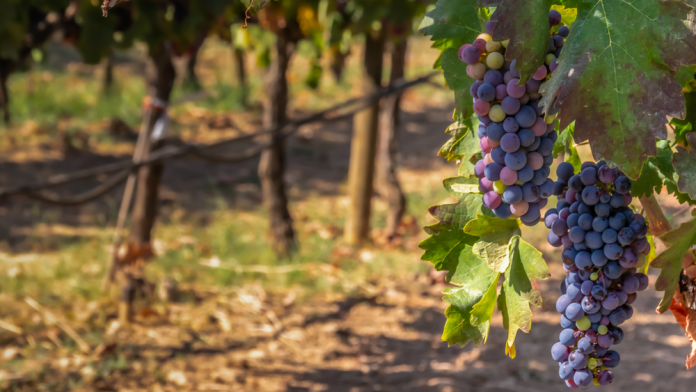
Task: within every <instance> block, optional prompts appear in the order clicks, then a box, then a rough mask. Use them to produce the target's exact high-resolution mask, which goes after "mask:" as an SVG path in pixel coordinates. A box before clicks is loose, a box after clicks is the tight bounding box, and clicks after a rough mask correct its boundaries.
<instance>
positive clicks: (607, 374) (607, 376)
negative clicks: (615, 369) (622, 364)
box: [597, 370, 614, 386]
mask: <svg viewBox="0 0 696 392" xmlns="http://www.w3.org/2000/svg"><path fill="white" fill-rule="evenodd" d="M597 381H598V382H599V385H602V386H606V385H609V384H611V383H612V382H613V381H614V373H612V372H611V371H610V370H602V371H600V372H599V375H598V376H597Z"/></svg>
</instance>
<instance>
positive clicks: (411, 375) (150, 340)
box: [5, 264, 694, 392]
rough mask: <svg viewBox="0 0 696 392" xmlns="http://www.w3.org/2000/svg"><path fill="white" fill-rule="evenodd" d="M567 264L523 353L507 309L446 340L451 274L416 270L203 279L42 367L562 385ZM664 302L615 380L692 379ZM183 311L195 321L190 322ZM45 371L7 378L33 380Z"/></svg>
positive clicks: (264, 381)
mask: <svg viewBox="0 0 696 392" xmlns="http://www.w3.org/2000/svg"><path fill="white" fill-rule="evenodd" d="M560 273H562V271H561V270H560V268H559V267H558V265H557V264H554V265H552V275H553V278H552V280H550V281H548V282H544V283H543V284H542V287H541V288H542V292H543V293H544V300H545V302H544V306H543V308H542V309H534V319H533V327H532V331H531V333H530V334H519V335H518V338H517V342H516V344H517V358H516V359H514V360H513V359H509V358H507V357H506V356H505V355H504V343H505V339H506V333H505V331H504V330H503V328H502V321H501V318H500V317H499V315H498V316H496V317H495V318H494V322H493V325H492V327H491V333H490V337H489V339H488V342H487V343H486V344H485V345H483V346H480V347H473V346H471V345H470V346H468V347H465V348H463V349H462V348H459V347H449V348H448V347H447V345H446V343H443V342H441V341H440V332H441V328H442V326H443V324H444V316H443V311H444V304H443V302H442V301H441V299H440V298H441V296H440V294H439V293H440V291H441V290H442V289H443V286H441V285H437V284H436V285H431V284H430V282H429V281H428V279H427V278H426V277H425V276H419V277H414V279H413V280H412V281H402V282H396V283H393V284H390V285H384V286H381V287H371V290H373V292H372V293H373V294H371V295H366V296H360V297H351V298H336V299H331V298H329V297H326V298H315V299H312V300H310V301H308V302H306V303H301V304H291V300H292V295H290V296H285V297H277V298H276V297H272V296H269V295H267V294H265V293H264V292H263V291H261V290H249V291H238V292H236V293H234V294H231V295H230V294H223V293H214V292H208V293H204V292H202V291H199V294H200V295H202V296H203V298H201V300H200V303H199V304H198V305H197V306H192V305H177V304H170V305H169V306H168V307H167V310H166V312H167V314H166V315H165V314H164V313H162V314H161V315H157V314H156V310H153V311H152V313H151V314H150V315H148V316H147V317H141V318H140V320H139V323H138V324H136V325H134V326H133V327H130V328H123V327H121V328H119V327H118V325H117V324H112V325H111V326H110V328H109V330H108V331H107V332H106V334H105V340H106V342H107V343H106V344H107V345H106V346H102V347H100V350H99V351H101V353H100V354H95V355H96V357H92V358H88V357H85V356H81V355H77V354H72V355H70V354H64V355H65V356H64V357H60V356H58V357H56V358H54V359H53V361H52V362H50V364H47V365H44V366H46V367H48V368H45V369H44V372H43V373H42V376H41V377H42V380H43V381H49V380H53V381H52V385H53V387H52V388H50V389H48V390H51V391H64V390H65V391H67V390H76V391H346V392H357V391H522V392H525V391H529V392H531V391H557V390H561V389H564V388H565V386H564V385H563V384H562V382H561V380H560V379H558V376H557V365H556V364H555V363H554V361H553V360H552V359H551V357H550V353H549V351H550V347H551V345H552V344H553V343H554V342H555V341H556V339H557V336H558V333H559V332H560V327H559V325H558V324H557V319H558V315H557V314H556V312H555V311H554V310H553V303H554V302H555V301H554V300H555V298H554V297H555V295H557V294H556V293H555V290H554V289H555V287H557V286H558V283H559V278H560V276H561V275H560ZM201 290H202V289H201ZM658 302H659V299H658V298H657V297H656V296H655V295H653V293H651V292H646V293H645V294H644V295H641V296H640V297H639V299H638V301H637V302H636V307H637V308H636V309H637V312H636V314H635V315H634V317H633V318H632V319H631V320H629V321H628V322H627V323H626V325H625V327H624V330H625V332H626V338H625V340H624V341H623V342H622V343H621V345H620V346H618V347H617V348H618V351H619V352H620V354H621V358H622V360H621V364H620V366H619V367H618V368H617V369H616V372H615V374H616V378H615V382H614V384H612V385H611V386H609V387H607V390H608V391H664V390H669V391H684V392H686V391H692V390H693V384H691V383H692V382H693V377H694V372H689V371H686V370H684V357H685V355H686V353H687V352H688V341H687V340H686V339H685V338H684V336H683V333H682V331H681V329H680V328H679V326H678V325H676V324H675V323H674V322H673V320H672V317H671V315H664V316H657V315H655V314H654V310H653V309H654V308H655V306H656V305H657V303H658ZM182 318H191V319H189V320H188V321H190V322H191V324H190V325H192V327H189V328H181V327H180V325H181V323H182V322H183V321H185V320H183V319H182ZM96 358H99V359H96ZM108 366H111V368H110V372H109V373H108V375H106V376H100V374H104V371H105V369H106V368H107V367H108ZM49 369H50V370H49ZM69 380H74V384H73V387H71V386H70V382H68V381H69ZM36 381H37V380H36V379H34V380H32V379H31V378H25V379H23V380H15V381H14V382H12V383H11V384H5V386H6V387H8V386H9V385H13V386H14V388H9V389H7V390H27V391H29V390H35V389H33V388H32V387H35V386H36ZM49 385H51V382H50V381H49ZM78 385H79V386H78ZM15 388H16V389H15Z"/></svg>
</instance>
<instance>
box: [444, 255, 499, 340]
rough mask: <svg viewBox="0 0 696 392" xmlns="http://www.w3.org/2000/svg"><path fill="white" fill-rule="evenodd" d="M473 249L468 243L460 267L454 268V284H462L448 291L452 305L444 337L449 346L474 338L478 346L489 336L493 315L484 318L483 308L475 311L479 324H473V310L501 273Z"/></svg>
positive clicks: (460, 256) (459, 263)
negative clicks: (495, 270) (489, 266)
mask: <svg viewBox="0 0 696 392" xmlns="http://www.w3.org/2000/svg"><path fill="white" fill-rule="evenodd" d="M471 249H472V248H471V246H465V248H464V250H463V251H462V252H461V253H460V254H459V261H458V263H457V266H456V269H455V270H452V271H450V272H451V275H452V277H451V280H450V283H452V284H455V285H457V286H458V287H454V288H450V289H447V290H445V291H444V293H445V297H444V300H445V301H447V302H449V303H450V304H451V305H450V306H449V307H448V308H447V310H446V311H445V316H446V317H447V322H446V323H445V328H444V331H443V334H442V340H443V341H446V342H447V343H448V344H449V345H454V344H457V343H459V345H460V346H462V347H464V346H465V345H466V344H467V343H468V342H469V341H471V340H473V341H474V344H475V345H479V344H481V343H482V342H484V341H485V340H486V337H487V336H488V329H489V327H490V317H489V318H488V319H485V318H483V317H485V315H484V314H482V313H481V311H480V309H479V310H478V311H477V312H476V313H475V315H476V316H475V319H476V321H477V323H478V324H477V325H473V324H472V322H471V316H472V315H471V313H472V311H473V309H474V307H475V306H476V305H477V304H479V303H480V302H481V301H482V300H483V299H484V297H485V296H486V294H487V293H488V292H489V291H490V287H491V285H495V283H496V282H497V281H498V280H497V279H498V276H499V274H497V273H495V272H493V271H491V269H490V268H488V265H487V264H486V262H485V261H484V260H482V259H480V258H479V257H477V256H476V255H474V254H473V253H472V251H471ZM482 306H485V305H482ZM477 309H478V308H477Z"/></svg>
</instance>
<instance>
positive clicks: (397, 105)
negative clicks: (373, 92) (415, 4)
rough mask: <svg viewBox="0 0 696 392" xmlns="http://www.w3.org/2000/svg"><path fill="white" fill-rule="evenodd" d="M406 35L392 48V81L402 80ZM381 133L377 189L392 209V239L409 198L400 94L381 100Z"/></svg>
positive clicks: (388, 229)
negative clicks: (402, 164) (401, 171)
mask: <svg viewBox="0 0 696 392" xmlns="http://www.w3.org/2000/svg"><path fill="white" fill-rule="evenodd" d="M407 43H408V40H407V39H406V38H403V39H400V40H399V41H398V42H394V46H393V48H392V52H391V76H390V79H389V83H390V84H394V83H396V82H399V81H402V80H403V79H404V72H405V67H406V48H407ZM381 109H382V111H381V114H380V136H379V143H378V149H379V150H378V153H377V154H378V157H379V160H378V163H379V164H378V167H377V175H376V177H377V189H378V190H379V192H380V193H381V195H382V196H383V197H384V198H386V199H387V202H388V203H389V210H388V211H387V222H386V227H385V235H386V238H387V240H389V241H391V240H392V239H393V238H394V237H396V236H397V229H398V227H399V222H401V218H402V217H403V216H404V213H405V212H406V198H405V196H404V193H403V191H402V189H401V184H400V183H399V179H398V177H397V175H396V171H397V166H398V159H399V138H398V135H399V126H400V125H401V121H400V117H401V94H394V95H391V96H389V97H387V98H385V99H384V100H383V101H382V108H381Z"/></svg>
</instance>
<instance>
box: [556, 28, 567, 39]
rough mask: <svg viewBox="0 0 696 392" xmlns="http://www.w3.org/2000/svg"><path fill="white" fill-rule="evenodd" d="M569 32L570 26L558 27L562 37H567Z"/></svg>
mask: <svg viewBox="0 0 696 392" xmlns="http://www.w3.org/2000/svg"><path fill="white" fill-rule="evenodd" d="M568 34H570V29H569V28H568V26H561V27H559V28H558V35H560V36H561V37H564V38H567V37H568Z"/></svg>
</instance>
